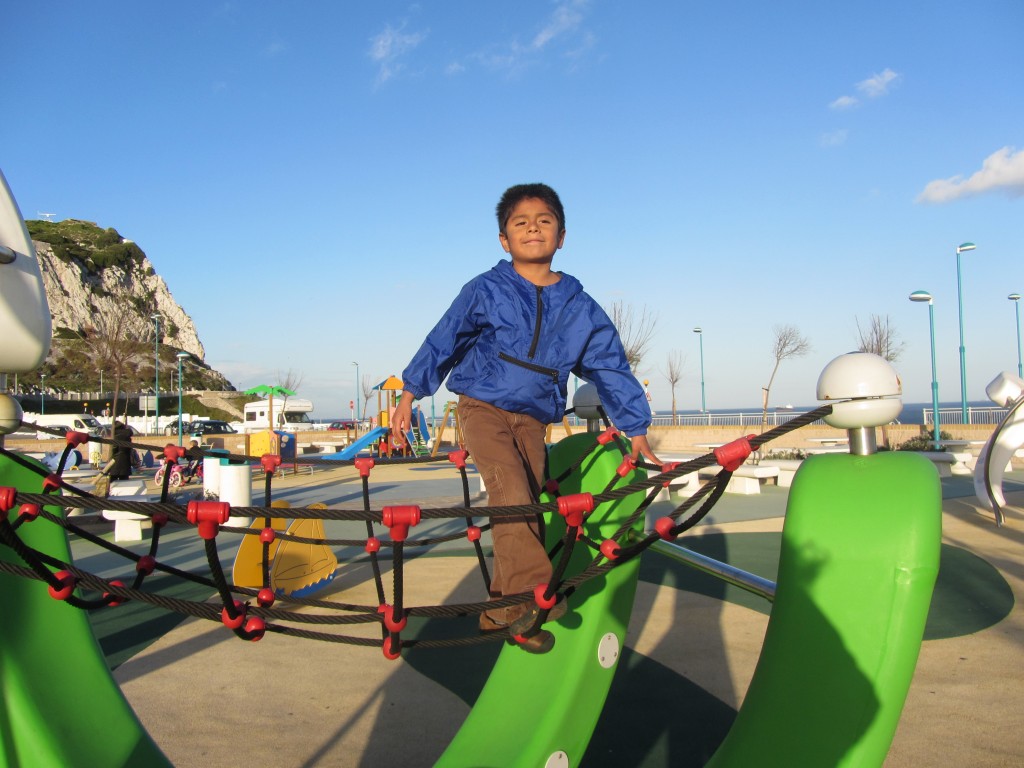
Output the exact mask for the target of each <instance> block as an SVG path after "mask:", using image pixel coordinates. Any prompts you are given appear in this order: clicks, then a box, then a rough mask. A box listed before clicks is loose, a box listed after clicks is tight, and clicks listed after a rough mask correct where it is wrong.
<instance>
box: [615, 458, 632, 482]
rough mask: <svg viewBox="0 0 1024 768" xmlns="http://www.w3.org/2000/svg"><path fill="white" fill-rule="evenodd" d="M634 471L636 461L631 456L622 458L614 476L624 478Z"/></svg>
mask: <svg viewBox="0 0 1024 768" xmlns="http://www.w3.org/2000/svg"><path fill="white" fill-rule="evenodd" d="M634 469H636V459H634V458H633V457H632V456H623V457H622V463H621V464H619V468H618V469H616V470H615V474H617V475H618V476H619V477H625V476H626V475H628V474H629V473H630V472H632V471H633V470H634Z"/></svg>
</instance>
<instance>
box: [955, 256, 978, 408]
mask: <svg viewBox="0 0 1024 768" xmlns="http://www.w3.org/2000/svg"><path fill="white" fill-rule="evenodd" d="M975 248H977V246H976V245H975V244H974V243H961V244H960V245H958V246H957V247H956V304H957V311H958V313H959V317H960V416H961V419H962V422H961V423H962V424H966V423H967V350H966V349H965V347H964V300H963V289H962V287H961V281H960V254H961V253H963V252H964V251H973V250H974V249H975Z"/></svg>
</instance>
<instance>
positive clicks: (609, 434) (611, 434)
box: [597, 427, 619, 445]
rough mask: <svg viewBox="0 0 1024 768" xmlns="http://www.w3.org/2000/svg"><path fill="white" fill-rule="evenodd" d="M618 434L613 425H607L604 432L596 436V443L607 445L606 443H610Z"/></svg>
mask: <svg viewBox="0 0 1024 768" xmlns="http://www.w3.org/2000/svg"><path fill="white" fill-rule="evenodd" d="M618 435H619V430H617V429H616V428H615V427H608V429H606V430H605V431H604V432H602V433H601V434H600V435H598V436H597V444H598V445H608V443H610V442H611V441H612V440H614V439H615V438H616V437H618Z"/></svg>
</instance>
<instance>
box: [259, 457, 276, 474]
mask: <svg viewBox="0 0 1024 768" xmlns="http://www.w3.org/2000/svg"><path fill="white" fill-rule="evenodd" d="M260 466H261V467H263V472H264V473H265V474H268V475H272V474H274V472H276V471H277V468H278V467H280V466H281V456H280V455H279V454H276V453H264V454H263V455H262V456H260Z"/></svg>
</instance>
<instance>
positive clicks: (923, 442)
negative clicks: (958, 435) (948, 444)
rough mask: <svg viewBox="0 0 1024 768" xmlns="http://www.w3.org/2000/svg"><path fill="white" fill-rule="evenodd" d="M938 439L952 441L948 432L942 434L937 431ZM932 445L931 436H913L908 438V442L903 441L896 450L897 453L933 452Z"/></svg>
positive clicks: (940, 448) (933, 446)
mask: <svg viewBox="0 0 1024 768" xmlns="http://www.w3.org/2000/svg"><path fill="white" fill-rule="evenodd" d="M939 439H940V440H952V439H953V436H952V435H950V434H949V432H942V431H941V430H940V431H939ZM934 443H935V440H934V438H933V437H932V436H931V435H915V436H914V437H912V438H910V439H909V440H905V441H904V442H902V443H900V444H899V447H897V448H896V450H897V451H934V450H935V445H934ZM939 450H940V451H944V450H946V449H945V448H942V447H941V446H940V447H939Z"/></svg>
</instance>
